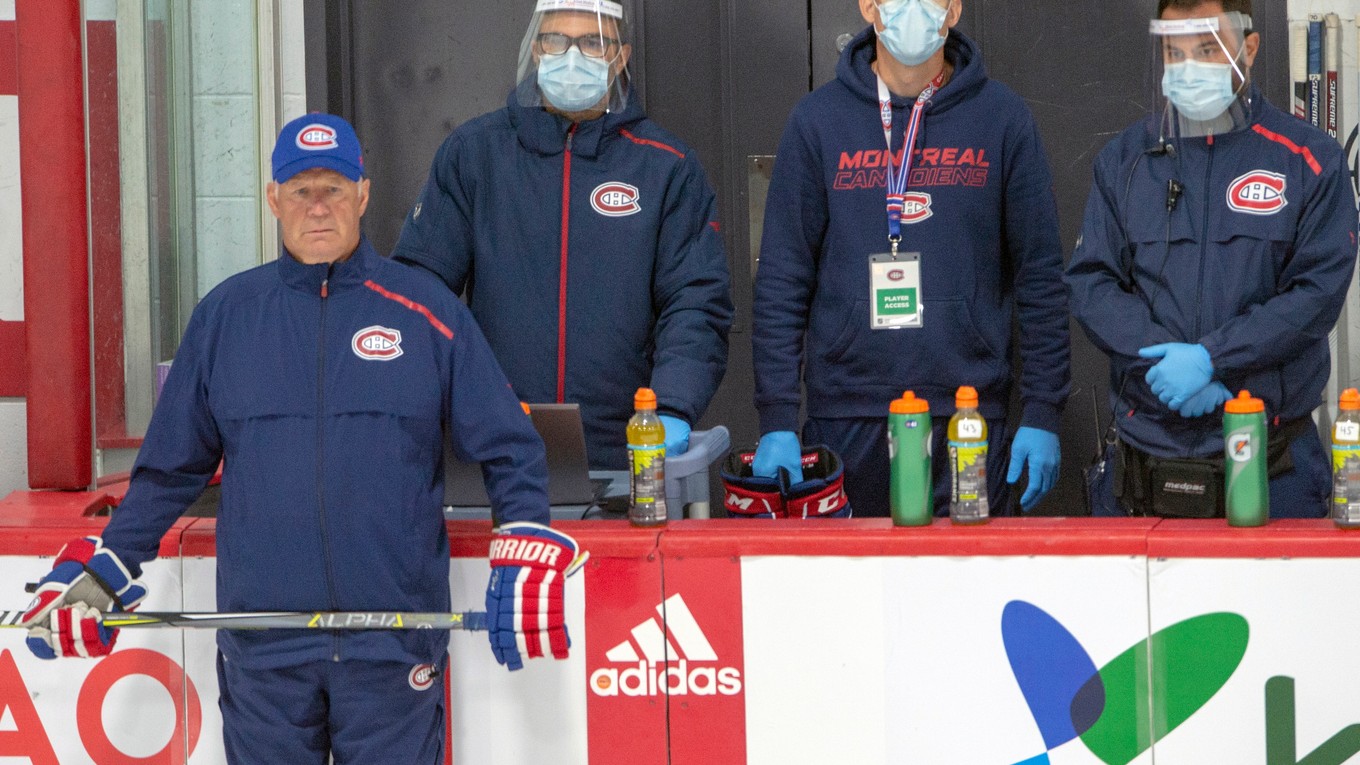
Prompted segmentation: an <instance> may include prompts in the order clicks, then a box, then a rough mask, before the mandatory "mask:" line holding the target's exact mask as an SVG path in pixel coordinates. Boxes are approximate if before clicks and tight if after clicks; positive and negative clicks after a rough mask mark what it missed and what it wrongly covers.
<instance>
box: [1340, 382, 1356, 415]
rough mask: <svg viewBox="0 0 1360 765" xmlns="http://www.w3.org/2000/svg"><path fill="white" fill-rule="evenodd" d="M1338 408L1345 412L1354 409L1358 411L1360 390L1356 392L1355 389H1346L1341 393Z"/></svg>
mask: <svg viewBox="0 0 1360 765" xmlns="http://www.w3.org/2000/svg"><path fill="white" fill-rule="evenodd" d="M1340 407H1341V408H1342V409H1345V410H1347V411H1354V410H1356V409H1360V390H1356V389H1355V388H1347V389H1345V390H1343V391H1341V403H1340Z"/></svg>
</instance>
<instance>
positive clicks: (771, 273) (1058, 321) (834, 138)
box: [752, 0, 1070, 516]
mask: <svg viewBox="0 0 1360 765" xmlns="http://www.w3.org/2000/svg"><path fill="white" fill-rule="evenodd" d="M859 7H860V11H861V13H862V15H863V17H864V19H865V21H867V22H869V26H868V27H867V28H866V29H865V30H864V31H862V32H861V33H860V34H859V35H858V36H856V37H855V38H854V39H853V40H852V41H851V42H850V43H849V44H848V45H847V46H846V48H845V49H844V51H843V52H842V54H841V59H840V62H839V64H838V65H837V70H836V79H835V80H834V81H832V82H830V83H828V84H826V85H824V86H822V87H820V88H818V89H817V90H816V91H814V92H813V93H811V94H810V95H808V96H807V97H806V98H804V99H803V101H802V102H801V103H799V104H798V106H797V107H796V108H795V109H794V111H793V114H792V115H791V117H790V119H789V122H788V125H787V127H786V129H785V132H784V137H783V140H782V142H781V143H780V146H779V154H778V157H777V159H776V161H775V168H774V176H773V178H772V180H771V185H770V192H769V199H768V200H767V204H766V215H765V225H764V239H763V241H762V243H761V259H760V270H759V274H758V275H757V277H756V300H755V314H754V330H753V351H754V355H755V372H756V395H755V404H756V408H757V409H758V410H759V413H760V429H761V433H762V434H763V435H762V437H761V440H760V444H759V447H758V449H757V452H756V457H755V462H754V464H753V466H752V470H753V472H754V473H755V474H756V475H763V476H767V477H777V476H779V475H781V474H782V475H784V476H786V477H788V478H789V479H791V480H793V481H794V482H797V481H798V480H799V479H800V478H801V470H800V465H799V454H800V443H799V438H798V435H797V434H796V433H795V429H796V428H797V425H798V417H799V407H800V404H801V403H802V388H803V386H804V385H805V386H806V390H807V420H806V422H805V423H804V426H803V431H802V442H803V443H804V444H826V445H827V446H829V447H831V449H832V450H833V451H835V452H837V453H839V454H840V456H841V457H842V459H843V464H844V468H845V488H846V492H847V493H848V494H849V498H850V505H851V506H852V507H853V508H854V512H855V515H878V516H884V515H887V514H888V449H887V441H886V422H887V414H888V403H889V402H890V401H892V400H894V399H896V398H898V397H900V396H901V395H902V391H903V390H906V389H910V390H912V391H914V392H915V393H916V395H917V396H918V397H921V398H924V399H926V400H928V401H929V404H930V411H931V414H932V415H934V421H933V430H932V435H933V444H932V449H933V453H934V455H935V459H934V467H935V476H934V487H935V508H936V512H937V514H943V513H944V512H945V511H946V509H947V505H948V502H949V496H950V491H951V490H950V479H949V470H948V460H947V459H946V457H945V455H946V454H947V453H948V452H947V445H946V443H945V441H946V424H947V422H948V418H949V416H950V415H951V414H952V413H953V410H954V401H955V391H956V389H957V388H958V387H960V386H964V385H969V386H973V387H974V388H976V389H977V390H978V391H979V393H980V401H981V413H982V414H983V416H984V417H985V418H986V419H987V422H988V428H989V438H990V442H991V446H990V457H991V462H990V463H989V464H988V465H987V473H988V482H989V491H988V494H989V497H990V504H991V507H992V512H993V514H1000V515H1004V514H1007V513H1008V495H1009V492H1008V491H1007V483H1008V482H1009V483H1016V482H1018V481H1019V479H1020V477H1021V476H1022V475H1026V474H1027V478H1028V481H1027V484H1026V486H1025V491H1024V493H1023V495H1022V496H1021V497H1020V498H1019V499H1020V503H1019V504H1020V505H1021V506H1022V507H1023V508H1024V509H1026V510H1028V509H1029V508H1031V507H1033V506H1034V505H1035V504H1036V503H1037V502H1038V501H1039V499H1040V498H1041V497H1043V495H1044V494H1045V493H1046V492H1047V491H1048V490H1049V489H1051V488H1052V486H1053V484H1054V483H1055V482H1056V480H1057V475H1058V466H1059V450H1058V436H1057V430H1058V422H1059V417H1060V412H1061V409H1062V406H1063V402H1064V401H1065V400H1066V398H1067V391H1068V386H1069V377H1070V374H1069V361H1068V329H1067V310H1066V300H1065V296H1064V295H1063V288H1062V284H1061V276H1062V246H1061V244H1060V241H1059V237H1058V224H1057V209H1056V203H1055V201H1054V196H1053V192H1052V174H1051V172H1050V170H1049V166H1048V160H1047V158H1046V157H1045V155H1044V150H1043V147H1042V145H1041V143H1040V140H1039V132H1038V129H1037V128H1036V126H1035V123H1034V119H1033V117H1032V115H1031V114H1030V111H1029V109H1028V107H1026V105H1025V103H1024V101H1023V100H1022V99H1021V98H1020V97H1019V96H1018V95H1016V94H1015V93H1014V92H1013V91H1011V90H1010V89H1009V88H1007V87H1006V86H1004V85H1002V84H1001V83H999V82H997V81H995V80H992V79H989V78H988V76H987V72H986V69H985V68H984V66H983V62H982V55H981V52H980V51H979V49H978V47H977V45H976V44H975V43H974V42H973V41H972V40H970V39H969V38H968V37H966V36H965V35H963V34H961V33H960V32H959V31H958V30H957V29H955V28H954V27H955V25H956V24H957V22H958V20H959V17H960V14H961V13H962V3H961V0H880V1H879V2H875V0H859ZM904 146H908V147H910V150H908V151H903V147H904ZM1013 316H1018V320H1019V332H1018V336H1019V339H1020V340H1019V341H1020V358H1021V360H1022V363H1023V372H1022V374H1021V375H1020V378H1019V387H1020V396H1019V398H1020V402H1021V409H1022V413H1021V416H1020V419H1019V423H1018V424H1019V428H1018V430H1017V429H1014V428H1012V427H1011V426H1010V425H1009V424H1008V423H1007V421H1006V412H1007V405H1008V402H1009V399H1010V391H1011V364H1010V362H1011V338H1012V326H1013V321H1014V319H1013ZM1012 434H1013V437H1012ZM781 471H782V472H781Z"/></svg>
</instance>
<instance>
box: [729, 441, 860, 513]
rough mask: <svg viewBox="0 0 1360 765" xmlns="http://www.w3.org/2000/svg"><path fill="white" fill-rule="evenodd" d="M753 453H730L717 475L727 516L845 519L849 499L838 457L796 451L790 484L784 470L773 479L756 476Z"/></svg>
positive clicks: (821, 450)
mask: <svg viewBox="0 0 1360 765" xmlns="http://www.w3.org/2000/svg"><path fill="white" fill-rule="evenodd" d="M759 451H760V450H759V449H757V450H756V452H755V453H752V452H741V453H734V454H732V455H731V456H730V457H728V459H727V464H726V465H725V466H724V468H723V470H722V471H721V473H720V475H721V477H722V481H723V488H724V489H725V491H724V492H723V506H724V507H725V508H727V513H728V515H730V516H731V517H733V518H849V517H850V515H851V510H850V500H849V498H848V497H847V496H846V494H845V477H844V471H843V470H842V468H841V461H840V458H839V457H837V456H836V453H835V452H833V451H831V450H830V449H828V448H826V447H825V446H808V447H806V448H804V449H802V456H801V459H800V460H799V469H798V474H799V476H800V477H801V479H802V480H800V481H798V482H797V483H790V481H789V480H788V479H789V472H788V471H787V470H784V471H780V476H779V478H766V477H764V476H760V475H756V474H755V470H754V468H753V465H754V463H755V462H756V460H757V457H756V455H757V454H759Z"/></svg>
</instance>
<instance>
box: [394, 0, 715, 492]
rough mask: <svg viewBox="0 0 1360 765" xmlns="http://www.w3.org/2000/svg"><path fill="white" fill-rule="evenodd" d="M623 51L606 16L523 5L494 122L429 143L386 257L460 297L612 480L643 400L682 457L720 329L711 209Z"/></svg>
mask: <svg viewBox="0 0 1360 765" xmlns="http://www.w3.org/2000/svg"><path fill="white" fill-rule="evenodd" d="M632 54H633V48H632V45H630V44H629V42H628V18H627V15H626V14H625V8H624V6H623V5H622V4H621V3H619V2H611V0H537V3H536V5H535V10H534V15H533V19H532V20H531V22H530V24H529V29H528V32H527V33H526V34H525V37H524V43H523V45H522V47H521V53H520V63H519V77H518V80H517V85H516V87H515V89H514V91H513V92H512V93H511V94H510V96H509V99H508V101H507V103H506V106H505V108H503V109H500V110H497V111H494V112H491V113H490V114H486V115H483V116H481V117H479V118H477V119H474V120H471V121H469V122H467V123H465V124H463V125H461V126H460V127H458V128H457V129H455V130H454V131H453V133H452V134H450V135H449V137H448V138H447V139H446V140H445V141H444V144H443V145H442V146H441V147H440V149H439V151H438V153H437V154H436V155H435V158H434V162H433V165H432V166H431V168H430V175H429V179H428V181H427V182H426V184H425V188H424V190H423V191H422V192H421V195H420V198H419V199H418V200H417V202H416V204H415V206H414V207H413V208H412V209H411V212H410V214H409V215H408V216H407V218H406V223H405V226H404V227H403V229H402V233H401V238H400V240H399V241H398V243H397V247H396V250H395V252H394V253H393V256H394V257H395V258H396V259H398V260H402V261H406V262H409V263H414V264H416V265H419V266H422V267H424V268H426V269H429V270H430V271H433V272H434V273H435V274H437V275H438V276H439V277H440V278H441V279H443V280H444V282H445V283H446V284H448V286H449V287H450V288H451V289H452V290H454V291H455V292H458V293H463V294H465V296H466V298H467V301H468V305H469V307H470V308H471V309H472V313H473V315H474V316H475V317H476V319H477V322H478V324H479V325H480V326H481V328H482V331H483V332H484V333H485V335H486V338H487V340H488V341H489V342H490V344H491V347H492V349H493V351H494V352H495V354H496V358H497V360H498V361H499V362H500V364H501V366H502V368H503V369H504V370H505V373H506V376H507V377H508V378H509V379H510V382H511V384H512V385H513V387H514V390H515V393H516V394H517V395H518V396H519V397H520V398H521V399H522V400H525V401H535V402H544V401H557V402H575V403H579V404H580V405H581V412H582V416H583V419H584V424H585V432H586V445H587V448H588V452H589V456H590V465H591V467H592V468H594V469H610V470H620V469H624V468H625V467H626V466H627V462H628V458H627V448H626V444H625V437H624V434H625V427H626V424H627V420H628V418H629V417H630V416H631V415H632V413H633V394H634V392H635V391H636V390H637V389H638V388H642V387H649V388H652V389H653V390H655V391H656V395H657V403H658V410H659V412H660V414H661V419H662V421H663V423H664V424H665V427H666V446H667V451H668V453H672V454H674V453H679V452H682V451H684V449H685V448H686V446H687V445H688V436H689V431H690V426H691V425H693V424H694V423H695V422H697V421H698V420H699V418H700V416H701V415H702V414H703V412H704V410H705V409H706V408H707V406H708V403H709V400H710V399H711V398H712V396H713V394H714V392H715V391H716V390H717V387H718V383H719V382H720V381H721V379H722V376H723V373H724V371H725V370H726V366H727V331H728V328H729V326H730V325H731V321H732V303H731V297H730V287H729V277H728V271H727V259H726V255H725V253H724V250H723V244H722V238H721V235H720V233H719V226H718V218H717V202H716V199H715V197H714V194H713V191H712V189H711V188H710V186H709V184H708V181H707V180H706V179H705V176H704V171H703V168H702V167H701V166H700V164H699V161H698V159H697V158H696V157H695V154H694V152H693V151H692V150H691V149H690V148H688V147H687V146H685V145H684V144H683V143H682V142H680V141H679V140H678V139H677V138H676V137H675V136H673V135H671V134H670V133H667V132H666V131H664V130H662V129H661V128H660V127H658V126H657V125H656V124H655V123H653V122H652V121H650V120H649V119H647V117H646V115H645V114H644V113H643V111H642V107H641V104H639V103H638V102H637V99H635V98H633V97H632V93H631V92H630V88H629V74H628V61H629V58H630V57H631V56H632Z"/></svg>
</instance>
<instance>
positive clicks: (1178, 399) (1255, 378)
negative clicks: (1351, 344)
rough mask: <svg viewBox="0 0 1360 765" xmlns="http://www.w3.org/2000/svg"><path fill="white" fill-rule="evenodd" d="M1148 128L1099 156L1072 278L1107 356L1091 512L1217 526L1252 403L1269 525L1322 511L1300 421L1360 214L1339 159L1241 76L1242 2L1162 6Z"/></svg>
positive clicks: (1080, 313) (1313, 441)
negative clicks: (1227, 450) (1231, 434)
mask: <svg viewBox="0 0 1360 765" xmlns="http://www.w3.org/2000/svg"><path fill="white" fill-rule="evenodd" d="M1150 30H1151V33H1152V43H1153V45H1152V48H1153V59H1152V60H1153V67H1152V69H1153V72H1154V82H1155V83H1157V85H1158V86H1159V90H1160V92H1159V93H1158V96H1157V97H1156V98H1155V99H1153V103H1155V104H1156V109H1155V112H1154V113H1153V114H1151V115H1150V116H1149V117H1148V119H1146V120H1144V121H1142V122H1140V123H1138V124H1135V125H1133V126H1132V127H1130V128H1129V129H1127V130H1125V131H1124V132H1123V133H1122V134H1120V135H1119V137H1117V138H1115V139H1114V140H1113V141H1111V142H1110V144H1109V145H1108V146H1107V147H1106V148H1105V149H1104V151H1103V152H1102V153H1101V154H1100V156H1099V157H1098V158H1097V159H1096V163H1095V180H1094V184H1093V186H1092V190H1091V195H1090V199H1089V201H1088V204H1087V209H1086V218H1085V222H1084V225H1083V229H1082V235H1081V238H1080V239H1079V240H1078V242H1077V247H1076V251H1075V252H1074V253H1073V255H1072V261H1071V264H1070V265H1069V267H1068V270H1067V284H1068V286H1069V288H1070V292H1071V302H1072V310H1073V314H1074V315H1075V316H1076V318H1077V320H1078V321H1079V322H1080V323H1081V325H1082V327H1083V328H1084V329H1085V330H1086V333H1087V335H1088V336H1090V338H1091V341H1092V342H1093V343H1095V344H1096V346H1097V347H1099V348H1100V349H1101V350H1103V351H1104V352H1105V353H1106V354H1108V355H1109V357H1110V385H1111V390H1110V394H1111V406H1112V408H1113V411H1114V413H1115V418H1114V420H1115V422H1114V424H1113V426H1112V428H1113V435H1114V436H1117V437H1115V438H1112V439H1111V442H1112V445H1111V446H1110V447H1109V449H1108V450H1107V452H1106V455H1105V460H1106V463H1107V466H1108V467H1109V468H1111V469H1106V470H1104V471H1103V472H1097V473H1096V474H1095V475H1096V476H1097V477H1098V480H1093V481H1092V482H1091V485H1090V488H1091V496H1092V500H1091V504H1092V511H1093V513H1095V514H1097V515H1117V514H1137V515H1160V516H1176V517H1186V516H1189V517H1210V516H1215V515H1217V516H1221V515H1222V514H1223V501H1222V493H1221V490H1222V486H1223V476H1222V463H1223V417H1222V406H1223V404H1224V403H1225V402H1226V401H1227V400H1228V399H1229V398H1230V397H1232V396H1233V395H1234V394H1235V393H1236V392H1238V391H1240V390H1243V389H1245V390H1249V391H1251V393H1252V395H1254V396H1255V397H1257V398H1260V399H1262V400H1264V402H1265V407H1266V416H1267V420H1268V424H1269V428H1268V430H1269V443H1268V449H1267V462H1268V465H1269V474H1270V513H1271V515H1272V516H1273V517H1291V516H1292V517H1322V516H1324V515H1325V514H1326V511H1327V496H1328V493H1329V491H1330V471H1329V468H1328V461H1327V458H1326V456H1325V454H1324V452H1323V447H1322V442H1321V439H1320V438H1319V435H1318V432H1317V429H1316V427H1314V425H1313V421H1312V419H1311V417H1310V414H1311V412H1312V411H1313V409H1315V408H1316V407H1317V406H1319V405H1320V404H1322V403H1323V401H1322V392H1323V389H1324V387H1325V386H1326V384H1327V379H1328V376H1329V373H1330V365H1331V358H1330V355H1329V351H1328V346H1327V335H1328V332H1330V331H1331V329H1332V328H1333V326H1334V325H1335V324H1336V320H1337V316H1338V315H1339V313H1340V311H1341V307H1342V304H1343V302H1344V300H1345V297H1346V291H1347V289H1348V288H1349V286H1350V280H1351V271H1352V269H1353V267H1354V263H1355V253H1356V205H1355V197H1354V194H1353V192H1352V190H1351V186H1350V183H1349V181H1348V179H1347V177H1346V166H1345V161H1344V158H1343V156H1342V152H1341V149H1340V147H1339V146H1338V145H1337V143H1336V141H1335V140H1332V139H1330V138H1328V137H1327V136H1326V135H1325V134H1324V133H1323V132H1322V131H1320V130H1318V129H1317V128H1315V127H1313V126H1311V125H1308V124H1306V123H1304V122H1303V121H1301V120H1297V119H1295V118H1293V117H1291V116H1290V115H1287V114H1285V113H1284V112H1282V111H1280V110H1279V109H1276V108H1275V107H1274V106H1272V105H1271V104H1269V103H1267V102H1266V100H1265V98H1263V97H1262V94H1261V91H1260V90H1259V89H1258V88H1257V87H1256V86H1255V85H1254V84H1253V83H1252V81H1251V66H1252V63H1253V62H1254V61H1255V59H1256V53H1257V50H1258V48H1259V46H1260V35H1259V34H1257V33H1256V32H1254V31H1253V30H1252V28H1251V2H1250V0H1221V2H1220V0H1210V1H1209V2H1205V1H1204V0H1160V3H1159V8H1158V18H1157V19H1155V20H1153V21H1152V23H1151V26H1150Z"/></svg>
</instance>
